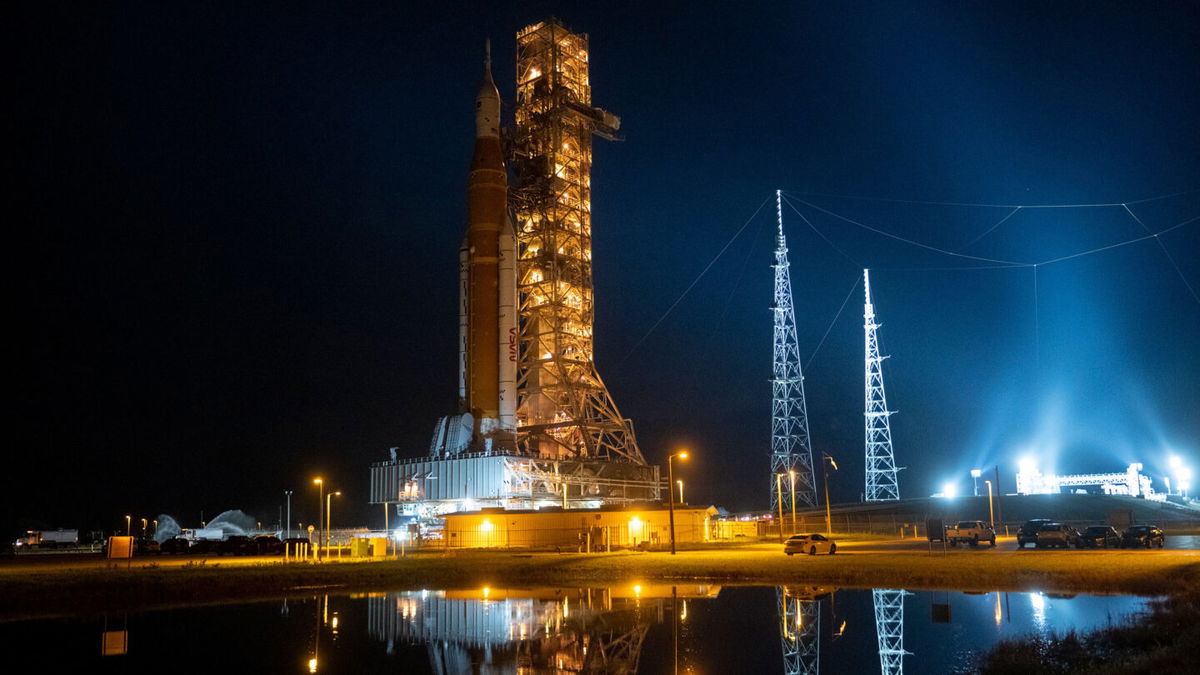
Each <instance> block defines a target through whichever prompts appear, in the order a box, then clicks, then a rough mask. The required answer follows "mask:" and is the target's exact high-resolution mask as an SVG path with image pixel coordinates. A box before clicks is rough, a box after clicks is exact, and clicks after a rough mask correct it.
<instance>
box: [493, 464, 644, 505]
mask: <svg viewBox="0 0 1200 675" xmlns="http://www.w3.org/2000/svg"><path fill="white" fill-rule="evenodd" d="M505 468H506V469H507V471H508V474H509V484H508V485H507V486H506V491H507V495H508V498H509V500H526V499H527V500H528V501H529V502H530V505H529V507H530V508H532V507H533V505H534V504H536V503H537V502H538V501H548V500H554V501H558V500H562V501H563V502H564V504H570V503H573V502H576V501H594V500H603V501H604V503H606V504H617V503H627V502H644V501H648V500H656V499H659V496H660V490H661V489H662V481H661V480H659V476H658V467H657V466H631V465H629V464H627V463H622V462H594V461H593V462H580V461H559V460H543V459H533V458H519V459H518V458H511V459H507V460H505Z"/></svg>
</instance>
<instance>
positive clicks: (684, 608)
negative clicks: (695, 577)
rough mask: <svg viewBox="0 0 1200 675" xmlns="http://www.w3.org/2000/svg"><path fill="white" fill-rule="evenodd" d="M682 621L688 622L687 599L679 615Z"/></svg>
mask: <svg viewBox="0 0 1200 675" xmlns="http://www.w3.org/2000/svg"><path fill="white" fill-rule="evenodd" d="M679 620H680V621H687V599H686V598H685V599H684V601H683V611H682V612H680V613H679Z"/></svg>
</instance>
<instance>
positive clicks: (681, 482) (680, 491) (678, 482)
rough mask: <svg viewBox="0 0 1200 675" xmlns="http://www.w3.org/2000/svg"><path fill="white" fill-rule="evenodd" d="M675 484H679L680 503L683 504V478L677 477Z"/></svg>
mask: <svg viewBox="0 0 1200 675" xmlns="http://www.w3.org/2000/svg"><path fill="white" fill-rule="evenodd" d="M675 484H676V485H678V486H679V504H680V505H681V506H682V505H683V503H684V502H683V479H682V478H679V479H676V480H675Z"/></svg>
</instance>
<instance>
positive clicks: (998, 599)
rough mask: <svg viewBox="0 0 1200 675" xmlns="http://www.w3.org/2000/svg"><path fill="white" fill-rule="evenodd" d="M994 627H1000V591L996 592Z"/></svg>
mask: <svg viewBox="0 0 1200 675" xmlns="http://www.w3.org/2000/svg"><path fill="white" fill-rule="evenodd" d="M996 625H997V626H999V625H1000V591H996Z"/></svg>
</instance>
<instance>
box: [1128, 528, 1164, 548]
mask: <svg viewBox="0 0 1200 675" xmlns="http://www.w3.org/2000/svg"><path fill="white" fill-rule="evenodd" d="M1166 543H1167V537H1166V535H1164V534H1163V531H1162V530H1160V529H1158V526H1156V525H1134V526H1133V527H1131V528H1129V529H1128V530H1125V533H1124V534H1122V535H1121V548H1150V547H1151V546H1157V547H1159V548H1162V547H1163V546H1165V545H1166Z"/></svg>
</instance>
